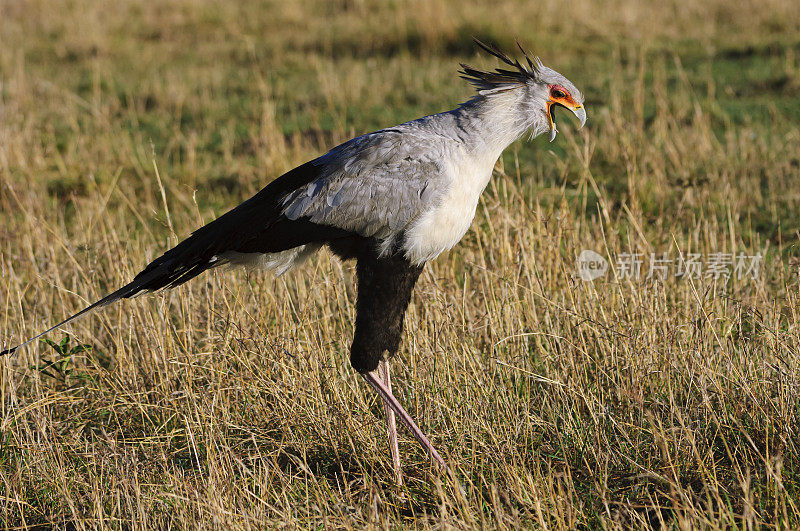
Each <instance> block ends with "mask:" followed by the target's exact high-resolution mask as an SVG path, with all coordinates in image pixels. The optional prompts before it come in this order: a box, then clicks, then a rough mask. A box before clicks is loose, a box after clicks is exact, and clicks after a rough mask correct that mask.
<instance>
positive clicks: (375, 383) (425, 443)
mask: <svg viewBox="0 0 800 531" xmlns="http://www.w3.org/2000/svg"><path fill="white" fill-rule="evenodd" d="M375 373H378V375H377V377H376V375H375ZM362 376H363V377H364V379H365V380H366V381H367V383H368V384H370V385H371V386H372V388H373V389H375V391H376V392H377V393H378V395H380V397H381V398H382V399H383V401H384V403H385V404H386V405H387V406H388V407H390V408H391V409H392V411H394V412H395V413H396V414H397V416H398V417H399V418H400V421H401V422H402V423H403V424H405V425H406V426H407V427H408V429H409V430H411V433H412V435H414V438H415V439H416V440H417V442H418V443H419V444H420V445H421V446H422V447H423V448H424V449H425V450H426V451H427V452H428V454H429V455H430V456H431V459H433V460H434V461H436V462H437V463H438V464H439V466H441V467H442V468H444V469H445V470H450V469H449V468H448V467H447V465H446V464H445V462H444V459H442V456H440V455H439V452H437V451H436V448H434V447H433V445H432V444H431V442H430V441H429V440H428V438H427V437H425V434H424V433H422V430H421V429H419V426H417V424H416V423H415V422H414V419H412V418H411V415H409V414H408V413H406V410H405V409H403V406H401V405H400V402H398V401H397V399H396V398H395V397H394V395H393V394H392V392H391V391H390V390H389V389H387V388H386V386H385V385H384V383H383V382H382V381H381V375H380V373H379V371H374V372H365V373H362Z"/></svg>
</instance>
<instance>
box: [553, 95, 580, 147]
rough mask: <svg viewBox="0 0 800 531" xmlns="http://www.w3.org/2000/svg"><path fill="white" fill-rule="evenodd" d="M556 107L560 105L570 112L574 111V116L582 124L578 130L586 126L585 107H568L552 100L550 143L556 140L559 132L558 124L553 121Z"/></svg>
mask: <svg viewBox="0 0 800 531" xmlns="http://www.w3.org/2000/svg"><path fill="white" fill-rule="evenodd" d="M555 105H560V106H561V107H564V108H565V109H569V110H570V111H572V114H574V115H575V116H576V117H577V118H578V120H580V122H581V126H580V127H579V128H578V129H581V128H583V126H584V124H585V123H586V109H584V108H583V105H580V104H578V105H574V106H568V105H565V104H564V103H562V102H560V101H552V100H550V101H548V102H547V119H548V120H549V121H550V142H552V141H553V140H555V139H556V133H557V132H558V130H557V129H556V122H555V120H554V119H553V107H554V106H555Z"/></svg>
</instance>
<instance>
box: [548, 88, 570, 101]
mask: <svg viewBox="0 0 800 531" xmlns="http://www.w3.org/2000/svg"><path fill="white" fill-rule="evenodd" d="M550 95H551V96H552V97H554V98H556V99H560V98H566V97H567V95H566V94H565V93H564V91H563V90H558V89H553V91H552V92H550Z"/></svg>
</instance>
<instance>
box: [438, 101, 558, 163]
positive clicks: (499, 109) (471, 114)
mask: <svg viewBox="0 0 800 531" xmlns="http://www.w3.org/2000/svg"><path fill="white" fill-rule="evenodd" d="M453 112H454V113H455V114H456V116H457V119H458V121H459V125H460V126H461V127H462V129H464V130H465V131H466V132H467V133H468V134H469V136H470V137H471V139H472V142H471V144H472V146H471V147H472V150H473V151H474V152H475V154H476V155H480V156H485V157H489V158H491V157H494V159H495V160H497V157H499V156H500V154H501V153H502V152H503V150H504V149H505V148H507V147H508V146H509V145H510V144H511V143H512V142H514V141H515V140H517V139H519V138H520V137H522V136H523V135H524V134H525V133H526V132H531V133H532V134H533V136H538V135H540V134H542V133H544V132H545V131H546V130H547V125H546V124H543V123H540V122H543V120H544V119H546V117H545V116H538V115H539V114H540V113H536V112H532V111H531V110H530V109H529V108H526V106H525V102H524V101H522V98H521V94H520V91H517V90H509V91H506V92H503V93H499V94H492V95H489V96H476V97H475V98H472V99H471V100H469V101H467V102H466V103H464V104H462V105H461V106H460V107H459V108H458V109H456V110H455V111H453Z"/></svg>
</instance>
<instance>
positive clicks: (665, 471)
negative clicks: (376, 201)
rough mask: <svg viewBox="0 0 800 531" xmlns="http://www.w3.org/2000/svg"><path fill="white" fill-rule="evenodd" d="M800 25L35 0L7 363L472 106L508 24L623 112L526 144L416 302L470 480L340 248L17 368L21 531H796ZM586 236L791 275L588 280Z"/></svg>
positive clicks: (11, 380)
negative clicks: (372, 350)
mask: <svg viewBox="0 0 800 531" xmlns="http://www.w3.org/2000/svg"><path fill="white" fill-rule="evenodd" d="M798 35H800V7H798V5H797V3H796V2H792V1H789V0H773V1H771V2H767V3H766V4H765V3H764V2H763V1H762V2H753V1H746V2H740V3H738V4H736V5H731V4H730V3H729V2H722V1H721V0H709V1H705V2H700V3H694V4H686V3H678V2H666V3H661V4H657V5H655V4H654V5H644V4H640V3H637V2H632V1H628V0H619V1H616V2H612V3H607V2H580V3H577V4H564V3H562V2H550V1H546V2H521V1H507V2H483V1H480V2H471V3H468V4H465V3H460V2H455V1H454V0H436V1H422V0H419V1H415V0H407V1H406V0H404V1H402V2H378V1H376V0H344V1H335V2H322V1H318V0H302V1H298V2H273V1H255V2H244V3H240V4H234V3H228V2H222V1H218V0H202V1H199V2H197V1H189V0H185V1H184V0H179V1H177V2H163V1H152V0H151V1H143V0H125V1H123V2H117V3H114V4H103V3H96V2H89V1H86V0H75V1H72V2H57V1H53V0H36V1H30V2H24V3H22V2H7V3H4V4H2V5H0V279H2V280H1V283H2V289H0V331H1V332H0V342H1V343H2V347H3V348H5V347H6V346H8V345H10V344H15V343H17V342H18V341H20V340H22V339H24V338H27V337H30V336H31V335H32V334H34V333H36V332H38V331H40V330H41V329H43V328H44V327H46V326H49V325H52V324H53V323H54V322H56V321H57V320H60V319H61V318H63V317H64V316H66V315H68V314H71V313H74V312H75V311H77V310H79V309H80V308H82V307H83V306H85V304H86V303H87V302H91V301H92V300H95V299H96V298H98V297H99V296H102V295H103V294H105V293H107V292H108V291H110V290H112V289H114V288H115V287H118V286H119V285H120V284H121V283H123V282H126V281H128V280H129V279H130V278H131V277H132V275H134V274H135V273H136V272H137V271H138V270H139V269H140V268H141V267H142V266H144V265H145V264H146V263H147V262H148V261H149V260H151V259H152V258H154V257H156V256H157V255H158V254H160V253H161V252H163V251H164V250H165V249H167V248H168V247H170V246H171V245H173V244H175V243H176V242H177V241H178V240H179V238H181V237H184V236H186V235H187V234H189V233H190V232H191V231H192V230H194V229H195V228H197V227H198V226H199V225H200V224H201V223H202V222H204V221H208V220H211V219H213V218H214V217H216V216H218V215H219V214H221V213H222V212H224V211H225V210H227V209H228V208H230V207H232V206H234V205H236V204H238V203H239V202H240V201H242V200H244V199H246V198H247V197H249V196H250V195H251V194H253V193H254V192H256V191H257V190H259V189H260V188H261V187H263V186H264V184H265V183H267V182H269V180H271V179H272V178H274V177H276V176H278V175H280V174H281V173H283V172H284V171H286V170H288V169H290V168H292V167H294V166H296V165H297V164H300V163H302V162H305V161H306V160H309V159H311V158H313V157H315V156H317V155H319V154H321V153H323V152H324V151H326V150H327V149H329V148H330V147H331V146H333V145H335V144H337V143H339V142H342V141H344V140H347V139H349V138H350V137H352V136H354V135H357V134H360V133H363V132H367V131H371V130H375V129H378V128H381V127H386V126H391V125H394V124H396V123H399V122H402V121H406V120H409V119H413V118H416V117H419V116H422V115H425V114H429V113H434V112H439V111H442V110H446V109H450V108H452V107H454V106H455V105H457V104H458V103H460V102H462V101H464V100H466V99H467V98H469V97H470V88H469V87H468V86H467V85H466V84H465V83H464V82H463V81H462V80H460V79H458V78H457V74H456V71H457V69H458V63H460V62H470V63H474V64H478V65H481V66H486V65H490V64H492V63H491V61H490V60H489V59H488V58H486V57H483V56H480V55H478V53H477V51H476V47H475V46H474V44H473V43H472V38H473V37H474V36H475V37H479V38H481V39H484V40H490V41H496V42H498V43H499V44H500V45H501V46H502V47H504V48H506V49H509V50H512V49H513V46H514V40H515V39H518V40H519V41H520V42H522V43H523V44H524V45H526V46H527V47H530V48H532V49H533V50H534V51H535V52H536V53H537V54H539V55H540V56H541V57H542V59H543V60H544V61H545V63H546V64H548V65H550V66H553V67H554V68H556V69H557V70H559V71H561V72H562V73H564V74H565V75H566V76H567V77H569V78H570V79H571V80H572V81H573V82H574V83H575V84H576V85H577V86H578V87H580V88H581V89H582V90H583V92H584V93H585V95H586V106H587V112H588V115H589V122H588V123H587V127H586V128H585V129H584V130H582V131H580V132H578V131H576V130H575V122H574V120H572V119H571V118H570V117H568V116H566V115H558V120H559V130H560V131H561V132H560V134H559V136H558V139H557V140H556V142H554V143H548V142H547V141H546V139H544V138H539V139H536V140H535V141H533V142H518V143H516V144H514V145H513V146H511V148H510V149H508V150H507V151H506V153H505V154H504V155H503V157H502V158H501V160H500V162H499V163H498V165H497V167H496V172H495V176H494V178H493V180H492V182H491V183H490V184H489V186H488V188H487V190H486V192H485V193H484V196H483V198H482V200H481V203H480V205H479V208H478V214H477V217H476V219H475V222H474V224H473V227H472V230H471V231H470V232H469V233H468V234H467V235H466V236H465V238H464V240H463V241H462V242H461V244H460V245H459V246H458V247H456V248H455V249H454V250H452V251H451V252H449V253H447V254H445V255H443V256H441V257H440V258H439V259H437V260H436V261H435V262H434V263H432V264H430V265H429V266H428V267H427V268H426V271H425V273H424V274H423V277H422V279H421V281H420V284H419V285H418V287H417V290H416V293H415V296H414V299H413V301H412V306H411V309H410V311H409V315H408V318H407V321H406V328H407V330H406V335H405V340H404V346H403V349H402V351H401V353H400V355H399V356H398V358H397V361H396V362H395V363H393V370H394V373H395V374H396V378H395V380H396V382H397V383H396V386H397V387H396V392H397V395H398V397H399V399H400V400H401V401H402V402H404V403H405V404H407V406H408V409H409V411H410V412H411V413H412V415H414V416H415V417H416V418H417V420H418V421H419V424H420V425H421V427H422V428H423V430H424V431H426V433H428V434H429V435H430V436H431V438H432V440H433V442H434V444H435V445H436V446H437V448H438V449H439V450H440V451H441V453H442V454H443V455H444V456H445V458H446V460H447V461H448V463H449V464H450V466H451V467H452V468H453V469H454V470H455V471H456V475H457V477H458V478H459V481H460V483H461V484H460V485H457V484H455V483H454V482H453V481H452V480H451V479H449V478H447V477H446V476H443V475H441V474H439V473H437V472H436V471H435V470H433V469H432V468H431V466H430V465H429V463H428V462H427V459H426V457H425V456H424V454H423V453H422V451H421V450H420V449H419V448H418V447H417V446H416V444H415V443H414V441H413V439H411V438H410V437H408V435H407V434H406V433H405V432H403V433H402V434H401V452H402V455H403V459H404V474H405V478H406V483H405V485H404V486H403V487H402V488H398V487H396V486H394V485H393V483H392V481H391V475H390V470H391V461H390V459H389V456H388V452H387V448H386V444H385V441H384V439H385V431H384V427H383V412H382V410H383V408H382V406H381V404H380V402H379V401H378V400H377V399H376V398H375V396H374V395H373V394H372V393H371V392H370V391H369V390H368V389H367V388H366V387H365V386H364V385H363V384H362V383H361V382H360V379H358V378H357V377H356V375H355V373H354V372H353V371H352V370H351V369H350V367H349V363H348V348H349V341H350V339H351V337H352V328H353V316H354V295H355V287H354V286H353V271H352V264H340V263H339V262H337V261H336V260H335V259H332V258H330V257H329V256H328V255H327V254H326V253H322V254H321V255H320V256H319V257H318V258H316V259H314V260H312V261H310V262H309V263H308V264H306V265H304V266H303V267H301V268H300V269H299V270H298V271H296V272H292V273H290V274H287V275H285V276H284V277H280V278H278V279H274V278H273V277H271V276H268V275H265V274H262V273H257V272H251V273H247V272H243V271H238V272H224V271H218V272H213V273H211V274H206V275H204V276H202V277H200V278H199V279H197V280H195V281H193V282H192V283H191V284H189V285H188V286H185V287H182V288H180V289H178V290H175V291H174V292H172V293H169V294H164V295H156V296H148V297H142V298H139V299H136V300H133V301H124V302H123V303H120V304H117V305H114V306H112V307H109V308H106V309H104V310H102V311H101V312H98V313H96V314H94V315H93V316H90V317H87V318H86V319H84V320H82V321H80V322H78V323H76V324H75V325H74V326H70V327H68V329H67V330H65V332H69V333H70V335H71V338H70V340H69V342H68V343H66V344H64V345H62V344H61V343H60V342H61V340H62V338H63V337H64V336H63V335H61V334H53V335H52V336H51V337H50V339H51V340H53V341H54V343H52V344H50V345H48V344H44V343H40V344H37V345H36V346H34V347H33V348H29V349H27V350H25V351H23V352H20V353H18V354H16V355H15V356H13V357H8V358H5V359H4V360H2V362H1V363H2V366H1V367H0V398H2V402H1V403H2V406H1V408H2V409H0V482H1V483H0V525H2V526H4V527H9V528H25V527H28V528H31V527H36V526H56V527H70V528H81V529H82V528H106V527H111V528H127V527H131V522H133V527H137V528H142V529H148V528H159V529H161V528H164V527H165V526H172V527H176V528H187V529H196V528H230V527H236V528H240V527H241V528H245V527H248V528H249V527H259V528H261V527H269V528H271V527H277V526H278V525H281V524H284V523H286V524H288V525H289V526H292V527H316V528H321V527H331V528H363V527H367V526H370V527H384V528H400V527H406V526H408V527H412V526H413V527H426V528H427V527H448V528H451V527H455V528H474V527H491V528H518V527H551V528H575V527H581V528H601V527H602V528H619V529H627V528H630V527H636V528H639V527H651V526H660V525H665V526H669V527H679V526H680V527H691V528H697V527H701V528H702V527H705V528H728V527H751V526H762V527H782V528H791V527H796V526H797V525H798V521H799V520H800V510H799V509H798V506H797V505H798V504H797V499H798V490H800V458H799V455H800V454H798V448H797V444H796V442H795V441H796V439H797V437H796V433H797V431H798V428H800V407H798V406H800V404H798V399H797V396H798V389H797V384H796V382H797V381H800V373H798V369H797V367H798V362H799V361H800V360H798V350H799V349H800V344H798V333H797V332H798V327H799V326H800V318H799V317H798V307H799V306H798V296H799V295H800V292H798V265H800V256H799V253H798V236H799V235H800V221H798V215H797V212H799V211H800V191H798V188H797V182H798V178H799V177H800V156H799V155H798V153H800V135H798V132H797V125H796V124H797V123H798V120H800V106H798V105H797V101H798V100H797V99H798V92H799V91H800V60H799V59H798V57H799V56H800V38H798ZM156 167H157V168H158V173H159V175H160V177H161V181H162V183H163V188H164V189H163V192H164V195H165V196H166V203H165V202H164V200H163V199H162V190H161V189H160V187H159V184H158V180H157V179H156V173H155V172H156V170H155V168H156ZM583 249H593V250H595V251H597V252H600V253H601V254H602V255H605V256H607V257H610V258H611V259H612V261H613V259H614V257H618V256H619V255H620V254H621V253H625V252H638V253H643V255H644V257H645V267H646V265H647V258H648V257H649V253H651V252H655V253H657V254H660V253H663V252H666V253H668V254H669V256H670V257H672V258H677V257H678V255H679V253H684V254H686V253H700V254H701V255H703V256H704V257H708V256H709V255H710V254H711V253H720V252H723V253H734V254H739V253H744V254H747V255H754V254H756V253H759V252H760V253H762V254H763V255H764V257H765V258H764V262H763V269H762V271H761V272H760V274H759V275H758V276H757V277H756V278H755V279H750V278H744V279H738V278H735V277H734V278H731V279H730V280H729V281H716V282H715V281H713V279H708V278H700V279H694V280H689V279H681V278H675V277H673V276H669V277H668V278H667V279H666V280H665V281H645V280H640V281H631V280H628V279H624V278H621V277H620V276H619V274H618V273H619V271H617V274H615V273H614V272H613V271H611V272H609V274H608V275H606V276H605V277H604V278H602V279H599V280H596V281H594V282H592V283H588V282H582V281H580V280H579V279H578V278H577V276H576V274H577V270H576V264H575V261H576V258H577V256H578V254H579V253H580V252H581V251H582V250H583ZM82 344H86V345H88V346H89V347H91V348H90V349H78V350H71V349H73V347H75V346H76V345H82Z"/></svg>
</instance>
